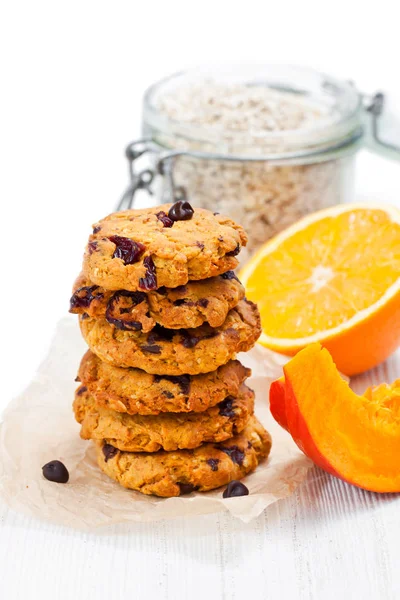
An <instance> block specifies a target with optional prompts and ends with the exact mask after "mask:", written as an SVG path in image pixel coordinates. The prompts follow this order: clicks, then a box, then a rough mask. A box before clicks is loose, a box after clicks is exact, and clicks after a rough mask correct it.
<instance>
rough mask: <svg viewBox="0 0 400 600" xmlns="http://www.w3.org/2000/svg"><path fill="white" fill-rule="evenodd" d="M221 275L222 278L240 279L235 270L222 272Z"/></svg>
mask: <svg viewBox="0 0 400 600" xmlns="http://www.w3.org/2000/svg"><path fill="white" fill-rule="evenodd" d="M221 277H222V279H236V281H239V279H238V278H237V277H236V275H235V271H227V272H226V273H222V275H221ZM239 283H240V282H239Z"/></svg>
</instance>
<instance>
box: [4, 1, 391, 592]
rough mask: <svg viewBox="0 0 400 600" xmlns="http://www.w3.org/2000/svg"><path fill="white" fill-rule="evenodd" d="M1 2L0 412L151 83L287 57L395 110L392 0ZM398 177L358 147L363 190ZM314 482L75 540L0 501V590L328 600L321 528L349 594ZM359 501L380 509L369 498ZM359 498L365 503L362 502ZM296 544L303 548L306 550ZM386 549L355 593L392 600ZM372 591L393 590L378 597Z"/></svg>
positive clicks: (72, 266)
mask: <svg viewBox="0 0 400 600" xmlns="http://www.w3.org/2000/svg"><path fill="white" fill-rule="evenodd" d="M396 9H397V10H396ZM0 11H1V12H0V61H1V73H0V77H1V79H0V108H1V110H0V202H1V213H0V215H1V216H0V219H1V221H0V222H1V242H0V252H1V254H0V256H1V272H0V281H1V306H0V318H1V325H2V326H1V332H2V335H1V340H2V344H1V353H2V362H1V365H2V367H1V368H2V375H3V377H2V385H1V390H2V391H1V395H0V408H2V407H4V406H6V404H7V402H8V401H9V399H10V398H11V397H12V395H14V394H15V393H17V392H18V390H20V389H21V388H22V387H24V386H25V385H26V384H27V382H28V381H29V379H30V378H31V376H32V373H33V372H34V370H35V368H36V367H37V365H38V363H39V362H40V360H41V358H42V356H43V353H44V352H45V350H46V347H47V344H48V342H49V340H50V337H51V333H52V330H53V328H54V324H55V322H56V320H57V319H58V318H59V317H60V316H62V315H63V314H64V313H65V312H66V311H67V307H68V299H69V295H70V288H71V284H72V281H73V279H74V277H75V276H76V275H77V273H78V271H79V267H80V260H81V255H82V252H83V247H84V243H85V239H86V237H87V235H88V233H89V231H90V224H91V223H92V222H93V221H95V220H96V219H98V218H99V217H102V216H104V215H105V214H106V213H108V212H110V211H111V210H112V209H113V207H114V204H115V202H116V200H117V199H118V197H119V195H120V194H121V191H122V190H123V188H124V186H125V184H126V182H127V170H126V164H125V159H124V156H123V150H124V146H125V145H126V143H127V142H128V141H130V140H131V139H133V138H135V137H136V136H137V135H138V134H139V131H140V113H141V96H142V92H143V90H144V89H145V88H146V86H148V85H149V84H151V83H152V82H153V81H155V80H156V79H158V78H160V77H162V76H164V75H167V74H168V73H170V72H173V71H175V70H179V69H181V68H184V67H188V66H192V65H195V64H198V63H202V62H224V61H230V62H234V61H251V60H255V61H258V62H275V63H295V64H301V65H306V66H310V67H314V68H316V69H319V70H323V71H326V72H327V73H330V74H332V75H336V76H339V77H341V78H344V79H352V80H353V81H355V82H356V84H357V85H358V87H359V88H360V89H361V90H363V91H366V92H373V91H375V90H377V89H383V90H384V91H386V92H387V93H389V95H390V99H391V107H392V108H396V106H400V77H399V67H398V57H399V52H398V48H399V43H398V39H399V18H398V15H397V12H398V8H397V3H396V2H395V1H394V0H392V1H389V0H381V1H380V2H379V3H376V2H365V1H364V2H359V1H355V0H353V1H352V2H349V0H347V1H346V2H344V1H342V0H337V1H335V2H329V3H328V2H323V1H321V0H319V1H302V2H299V1H297V0H296V1H293V2H289V1H276V2H271V1H268V0H264V1H261V0H260V1H254V0H246V1H245V2H240V3H239V2H234V1H233V0H231V1H230V2H225V1H219V2H218V0H213V1H212V2H210V1H208V0H202V1H201V2H193V1H192V2H191V1H190V0H186V1H185V2H177V1H174V0H168V1H165V0H164V1H163V2H158V1H156V0H153V1H152V2H150V1H147V2H144V1H137V0H136V1H135V0H131V1H130V2H128V1H114V2H104V1H102V0H98V1H96V2H91V1H85V0H81V1H79V2H78V1H76V0H71V1H69V2H63V3H61V2H58V1H57V0H52V1H48V2H45V1H43V0H36V1H34V2H33V1H30V2H29V1H25V2H22V1H18V0H8V1H7V0H5V1H3V3H2V4H1V9H0ZM398 175H399V167H398V165H395V164H392V163H385V162H384V161H382V160H380V159H376V158H374V157H371V156H369V155H367V154H364V155H362V156H361V157H360V160H359V170H358V180H357V186H358V196H359V197H370V198H375V199H376V200H378V201H379V202H381V201H390V202H396V201H397V198H398V194H399V188H400V186H399V178H398ZM394 374H396V373H394ZM397 376H398V373H397ZM321 481H325V479H322V480H321ZM346 489H347V488H346ZM308 493H309V490H308V489H307V487H306V488H305V491H303V492H302V494H303V495H302V496H300V497H299V496H297V500H294V504H291V505H288V506H287V507H286V508H282V509H281V510H282V511H286V512H285V515H286V516H285V517H284V518H283V521H282V520H279V519H278V517H277V515H279V509H274V510H275V512H274V513H272V516H271V514H270V515H266V516H263V518H262V519H259V520H258V521H257V523H256V524H253V525H249V526H242V525H240V524H237V523H232V522H231V520H230V519H229V518H228V517H223V518H221V519H219V518H218V519H217V518H215V517H207V518H206V519H203V520H198V521H188V520H182V522H181V523H179V524H176V523H175V524H159V525H156V526H143V527H139V526H138V527H137V528H136V529H135V528H133V529H131V530H130V536H131V537H123V532H121V531H120V532H118V534H119V535H117V532H114V533H115V535H113V536H108V537H107V536H103V537H102V538H99V537H97V536H92V537H90V536H81V537H79V536H77V535H76V534H72V533H70V532H65V531H57V530H55V529H54V528H52V527H50V526H43V525H40V524H38V523H33V524H32V523H30V522H28V520H24V519H22V518H20V517H18V516H13V515H10V514H9V513H7V511H6V512H5V513H4V515H6V516H4V517H3V519H4V521H3V531H2V528H1V525H0V555H1V556H2V561H1V562H0V597H1V598H4V599H5V600H9V599H13V598H17V597H18V598H19V597H21V598H22V597H30V598H34V599H36V598H39V597H49V598H50V597H52V590H55V595H54V594H53V597H54V598H72V597H77V598H87V597H89V593H90V594H91V595H93V594H94V593H95V591H96V595H97V596H98V597H99V598H103V597H106V595H105V594H106V593H107V594H108V596H107V597H110V596H112V597H113V599H114V598H115V599H118V598H124V597H128V596H127V594H128V591H129V597H131V598H136V597H137V598H144V597H149V598H158V597H161V598H164V597H166V598H180V597H182V598H185V597H191V598H200V597H201V598H202V597H204V596H207V597H209V598H220V597H226V598H231V597H232V598H233V597H238V598H240V597H243V596H244V594H245V593H246V590H247V593H246V595H252V596H254V597H256V598H257V597H270V598H272V597H274V598H277V597H279V596H278V595H276V594H277V593H278V594H279V589H281V590H282V593H283V592H284V593H285V594H286V595H287V594H289V590H291V592H290V597H294V598H297V597H301V598H309V597H310V598H311V597H312V598H318V599H320V598H330V597H331V595H330V594H331V593H332V594H333V591H332V590H333V589H334V588H333V587H332V585H333V584H332V582H330V581H329V580H326V585H324V581H318V568H317V566H318V565H317V562H315V561H314V562H312V561H311V562H308V561H309V559H310V557H311V554H312V552H311V550H312V548H313V545H312V544H313V540H314V541H315V547H314V548H313V552H314V554H315V555H318V554H319V552H321V556H323V558H322V559H321V561H322V563H323V560H325V561H326V565H325V566H324V564H322V565H321V568H322V569H324V568H325V570H326V573H328V574H329V575H330V577H333V573H334V568H333V566H332V565H336V567H337V569H338V572H337V578H336V587H335V590H337V591H338V592H339V593H341V595H342V597H344V598H345V597H346V593H345V590H346V589H347V587H346V586H347V584H348V580H347V579H346V577H347V578H350V579H351V577H352V571H353V566H354V564H355V563H350V564H351V565H352V568H351V569H349V567H348V565H349V563H348V558H346V548H345V544H346V543H347V541H348V540H344V539H343V540H341V539H340V537H339V538H337V537H335V535H336V534H335V529H334V526H333V525H332V523H331V524H330V525H329V514H330V510H333V511H334V510H336V511H338V513H340V512H341V507H340V505H339V507H338V506H336V508H334V509H329V510H328V509H327V511H325V512H324V511H323V510H322V509H321V507H320V512H318V511H317V518H318V519H319V520H320V521H319V522H320V525H321V526H320V528H319V529H318V527H317V528H316V525H315V522H312V512H310V510H309V507H308V505H307V494H308ZM346 493H347V492H346ZM357 494H358V495H357ZM357 494H356V496H355V498H358V496H359V493H357ZM368 497H369V496H368ZM299 498H300V499H299ZM336 501H337V502H340V501H343V498H339V499H337V500H336ZM302 502H305V505H304V506H303V505H302ZM324 502H325V500H324ZM363 502H364V501H363ZM365 502H366V501H365ZM368 502H369V503H370V504H369V505H368V506H373V505H374V503H375V500H368ZM368 502H367V504H368ZM296 503H297V504H296ZM306 505H307V506H306ZM296 506H297V508H296ZM299 506H300V509H301V510H303V511H305V512H306V513H307V518H306V521H305V523H306V525H304V523H303V524H302V526H301V535H300V533H299V532H298V533H297V534H296V533H293V530H292V529H287V530H285V527H286V525H287V526H288V527H290V523H292V521H293V522H295V520H296V518H297V517H296V515H297V512H298V510H300V509H299ZM379 506H380V505H379ZM353 508H354V511H357V510H358V506H357V501H355V504H354V507H351V510H353ZM301 510H300V512H301ZM346 510H347V511H348V510H350V509H349V507H347V509H346ZM296 511H297V512H296ZM350 512H351V511H350ZM282 514H283V513H282ZM346 514H347V513H346ZM274 515H275V516H274ZM326 515H328V517H327V516H326ZM326 518H327V519H328V524H326V523H325V522H324V519H326ZM355 518H357V519H361V521H360V520H359V521H357V524H356V525H354V527H352V526H351V523H350V525H349V527H348V529H345V530H342V531H343V532H344V531H345V533H346V535H347V536H353V537H354V536H355V537H356V536H357V535H360V536H361V537H362V539H364V541H365V540H366V543H367V544H368V537H365V536H364V537H363V534H362V532H361V530H360V528H362V527H363V525H364V520H365V523H367V522H370V518H372V519H373V518H374V517H373V515H372V516H371V515H370V514H369V513H368V512H366V509H365V510H363V513H362V515H361V516H360V515H359V516H357V517H355ZM382 518H383V519H386V521H385V525H382V527H383V528H384V527H387V531H392V527H393V526H394V525H395V524H394V522H392V521H391V520H390V518H389V517H388V515H387V514H386V516H384V517H382ZM277 519H278V520H277ZM285 519H286V521H287V523H286V525H285ZM346 519H347V516H346ZM307 523H308V524H309V526H307ZM346 523H347V520H346ZM398 523H399V521H397V527H398ZM342 525H343V523H342ZM346 527H347V525H346ZM271 531H272V532H273V533H271ZM289 531H292V533H288V532H289ZM268 532H269V533H268ZM357 532H358V533H357ZM371 535H372V534H371ZM382 535H383V534H382ZM132 536H134V537H132ZM166 536H167V538H168V539H167V540H166ZM293 536H294V537H293ZM269 537H271V538H273V539H274V542H275V544H279V539H282V543H283V544H285V547H284V548H280V549H279V550H278V549H276V550H272V549H271V548H270V547H268V539H269ZM329 538H330V539H329ZM302 540H303V543H304V548H308V552H309V554H306V552H304V553H303V559H301V556H302V552H303V550H304V548H303V547H302ZM374 540H375V541H376V537H375V538H374ZM375 541H374V543H375ZM372 543H373V542H372V541H371V544H372ZM26 544H28V546H26ZM221 544H222V546H221ZM254 544H258V545H257V546H256V547H255V546H254ZM329 544H331V548H332V553H330V550H329ZM389 547H390V546H388V548H389ZM255 548H256V549H255ZM296 548H297V551H296ZM50 550H51V551H50ZM166 551H168V552H167V553H166ZM364 551H365V552H368V550H364ZM63 552H64V553H65V556H66V563H65V564H64V561H63V560H62V558H61V557H62V555H63V554H62V553H63ZM296 552H297V554H296ZM371 552H373V549H371ZM306 556H307V558H304V557H306ZM388 556H389V555H387V556H386V559H385V560H386V562H385V564H384V565H383V566H382V564H381V563H379V560H377V561H375V556H374V555H373V556H372V555H369V557H370V558H369V560H370V561H371V563H370V564H371V565H376V570H377V572H376V578H375V579H374V574H373V573H372V575H371V569H369V575H367V574H366V573H364V575H363V576H362V577H361V579H363V581H364V583H365V582H366V581H367V582H368V577H372V579H373V581H374V583H373V584H371V582H369V588H368V589H369V591H368V590H365V591H364V595H363V597H364V598H369V597H371V598H378V597H380V598H385V597H393V598H394V597H399V596H398V595H397V596H395V595H393V596H392V595H391V594H392V593H393V594H394V592H393V590H394V588H393V587H390V585H391V583H390V582H391V569H393V568H394V563H393V562H391V560H392V559H391V558H390V557H389V558H388ZM285 557H286V558H285ZM296 557H297V558H296ZM11 558H12V561H11ZM275 558H276V560H275ZM6 559H8V561H9V562H8V563H4V561H5V560H6ZM278 559H279V560H278ZM310 560H311V559H310ZM382 560H383V559H382ZM277 561H278V562H277ZM279 561H280V562H279ZM285 561H286V562H287V564H288V565H289V566H288V567H287V568H288V573H290V578H291V579H292V582H291V583H290V585H289V583H288V580H287V577H286V575H285V564H284V563H285ZM330 561H331V563H330ZM361 562H362V561H361ZM11 564H13V565H14V567H13V568H11V566H10V565H11ZM360 564H361V563H360ZM82 565H84V566H85V568H83V566H82ZM121 565H123V568H122V567H121ZM346 565H347V566H346ZM357 565H359V563H358V562H357ZM336 567H335V568H336ZM121 568H122V571H121ZM354 568H355V569H357V567H356V566H354ZM13 569H14V570H13ZM382 569H383V570H382ZM341 572H344V575H345V579H343V578H341V576H340V573H341ZM105 573H107V582H105V581H104V576H105ZM133 574H134V575H133ZM245 574H248V583H247V584H246V579H244V577H245ZM354 576H355V577H356V576H357V573H354ZM32 579H33V581H34V587H33V588H32V587H31V581H32ZM191 579H192V580H193V585H190V581H191ZM371 581H372V580H371ZM146 582H148V587H147V588H146ZM252 582H253V583H254V582H258V583H257V585H259V587H258V588H255V589H253V588H252ZM377 582H378V583H377ZM389 584H390V585H389ZM1 586H3V587H1ZM168 586H169V587H168ZM374 586H377V587H374ZM380 586H384V587H385V590H386V591H385V592H382V594H380V595H379V594H378V595H376V594H377V593H378V590H379V589H381V591H382V590H383V588H382V587H380ZM146 589H147V592H146ZM389 589H391V590H392V591H391V592H389ZM135 590H136V591H138V590H139V591H138V594H137V595H135ZM272 590H274V594H275V595H271V591H272ZM277 590H278V591H277ZM329 590H331V591H329ZM239 592H240V593H239ZM369 594H371V595H369ZM282 597H284V596H282ZM348 597H350V596H348ZM353 597H361V596H357V595H353Z"/></svg>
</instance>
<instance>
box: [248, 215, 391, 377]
mask: <svg viewBox="0 0 400 600" xmlns="http://www.w3.org/2000/svg"><path fill="white" fill-rule="evenodd" d="M240 277H241V280H242V282H243V284H244V285H245V286H246V295H247V297H248V298H249V299H250V300H253V302H257V303H258V307H259V309H260V313H261V318H262V328H263V333H262V335H261V338H260V340H259V342H260V343H261V344H262V345H264V346H266V347H267V348H270V349H272V350H275V351H276V352H280V353H282V354H286V355H289V356H293V355H294V354H296V353H297V352H298V351H299V350H301V349H302V348H304V347H305V346H307V345H308V344H311V343H313V342H320V343H321V344H322V345H323V346H324V347H326V348H327V349H328V350H329V352H330V353H331V355H332V357H333V360H334V361H335V363H336V365H337V367H338V369H339V370H340V371H342V372H343V373H345V374H346V375H354V374H356V373H360V372H362V371H366V370H367V369H370V368H372V367H374V366H375V365H377V364H378V363H380V362H382V361H383V360H385V359H386V358H387V357H388V356H389V354H391V353H392V352H393V351H394V350H395V349H396V348H397V347H398V346H399V345H400V210H398V209H396V208H393V207H382V206H375V205H370V204H347V205H346V204H343V205H339V206H334V207H332V208H328V209H326V210H322V211H319V212H317V213H314V214H312V215H309V216H308V217H305V218H304V219H302V220H301V221H299V222H298V223H296V224H295V225H292V226H291V227H289V228H288V229H286V230H285V231H283V232H281V233H280V234H279V235H277V236H276V237H274V238H273V239H271V240H270V241H268V242H267V243H266V244H265V245H264V246H263V247H262V248H261V249H260V250H259V251H258V252H257V253H256V254H255V256H253V257H252V258H251V259H250V261H249V263H248V264H247V265H246V266H245V267H244V269H243V270H242V272H241V274H240Z"/></svg>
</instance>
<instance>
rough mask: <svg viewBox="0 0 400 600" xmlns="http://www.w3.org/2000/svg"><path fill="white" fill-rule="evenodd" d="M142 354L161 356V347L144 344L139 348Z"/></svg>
mask: <svg viewBox="0 0 400 600" xmlns="http://www.w3.org/2000/svg"><path fill="white" fill-rule="evenodd" d="M141 349H142V350H143V352H149V353H150V354H161V346H157V344H145V345H144V346H141Z"/></svg>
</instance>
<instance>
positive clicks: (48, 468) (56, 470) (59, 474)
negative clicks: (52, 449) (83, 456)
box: [42, 460, 69, 483]
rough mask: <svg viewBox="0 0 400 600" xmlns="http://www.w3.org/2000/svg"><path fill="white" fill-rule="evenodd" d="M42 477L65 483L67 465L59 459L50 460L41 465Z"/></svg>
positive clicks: (67, 476) (67, 474)
mask: <svg viewBox="0 0 400 600" xmlns="http://www.w3.org/2000/svg"><path fill="white" fill-rule="evenodd" d="M42 472H43V477H45V478H46V479H48V480H49V481H54V482H55V483H67V481H68V479H69V473H68V469H67V467H66V466H65V465H64V464H63V463H62V462H61V461H59V460H52V461H50V462H49V463H47V464H45V465H44V467H42Z"/></svg>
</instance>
